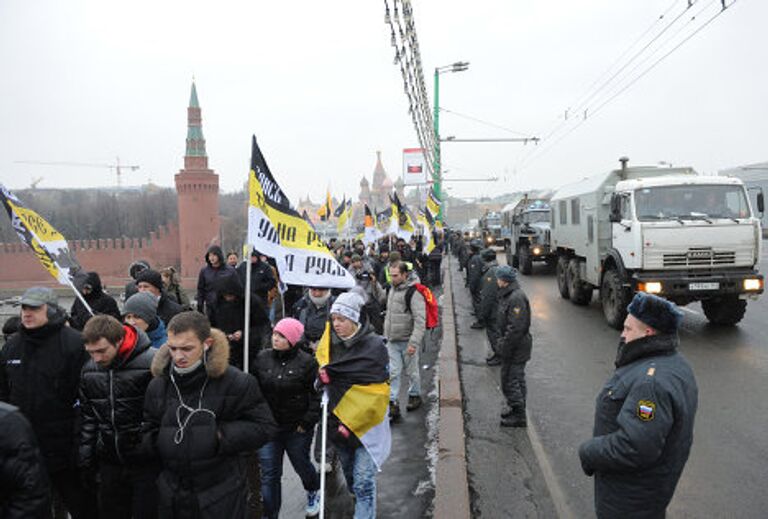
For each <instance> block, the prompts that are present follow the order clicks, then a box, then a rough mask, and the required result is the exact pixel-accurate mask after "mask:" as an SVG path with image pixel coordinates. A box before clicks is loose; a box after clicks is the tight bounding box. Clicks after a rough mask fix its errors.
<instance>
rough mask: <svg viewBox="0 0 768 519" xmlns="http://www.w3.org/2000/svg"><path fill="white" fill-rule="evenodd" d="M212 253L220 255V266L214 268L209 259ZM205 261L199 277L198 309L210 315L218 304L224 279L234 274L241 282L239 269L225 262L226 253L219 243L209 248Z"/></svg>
mask: <svg viewBox="0 0 768 519" xmlns="http://www.w3.org/2000/svg"><path fill="white" fill-rule="evenodd" d="M210 253H214V254H216V255H217V256H218V257H219V266H218V267H216V268H213V267H212V266H211V262H210V261H209V260H208V254H210ZM205 263H206V266H205V267H203V268H202V269H201V270H200V274H199V275H198V277H197V311H198V312H205V313H206V315H208V316H209V317H210V315H211V311H212V310H213V307H214V306H216V297H217V295H218V292H219V289H220V288H221V286H222V283H223V282H224V280H226V279H227V278H229V277H231V276H234V277H235V278H236V279H237V282H238V283H239V282H240V278H239V277H237V271H236V270H235V269H234V268H232V267H230V266H229V265H227V264H226V263H225V262H224V253H223V252H221V247H219V246H217V245H214V246H212V247H210V248H209V249H208V252H207V253H206V255H205ZM241 290H242V288H241Z"/></svg>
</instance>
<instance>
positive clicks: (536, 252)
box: [533, 247, 541, 256]
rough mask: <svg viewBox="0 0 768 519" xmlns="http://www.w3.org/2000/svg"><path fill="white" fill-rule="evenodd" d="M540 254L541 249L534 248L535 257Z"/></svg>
mask: <svg viewBox="0 0 768 519" xmlns="http://www.w3.org/2000/svg"><path fill="white" fill-rule="evenodd" d="M539 254H541V247H534V248H533V255H534V256H538V255H539Z"/></svg>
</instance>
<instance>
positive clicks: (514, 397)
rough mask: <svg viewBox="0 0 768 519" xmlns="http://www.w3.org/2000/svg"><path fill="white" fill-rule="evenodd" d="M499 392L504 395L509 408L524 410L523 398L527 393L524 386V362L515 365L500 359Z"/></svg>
mask: <svg viewBox="0 0 768 519" xmlns="http://www.w3.org/2000/svg"><path fill="white" fill-rule="evenodd" d="M501 392H502V393H504V397H505V398H506V399H507V405H508V406H509V407H510V408H513V407H517V408H522V409H525V398H526V396H527V393H528V391H527V388H526V386H525V362H523V363H520V364H516V363H512V362H510V361H509V360H508V359H504V358H502V362H501Z"/></svg>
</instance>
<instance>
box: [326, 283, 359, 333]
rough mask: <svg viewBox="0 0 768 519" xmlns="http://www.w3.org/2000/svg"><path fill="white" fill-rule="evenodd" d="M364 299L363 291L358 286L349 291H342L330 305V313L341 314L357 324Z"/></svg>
mask: <svg viewBox="0 0 768 519" xmlns="http://www.w3.org/2000/svg"><path fill="white" fill-rule="evenodd" d="M365 299H366V296H365V292H364V291H363V290H362V289H361V288H360V287H355V288H353V289H352V290H350V291H349V292H343V293H341V294H339V297H337V298H336V301H334V302H333V305H331V314H339V315H342V316H344V317H346V318H347V319H349V320H350V321H355V322H356V323H358V324H359V323H360V312H361V311H362V309H363V305H365Z"/></svg>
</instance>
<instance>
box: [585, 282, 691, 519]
mask: <svg viewBox="0 0 768 519" xmlns="http://www.w3.org/2000/svg"><path fill="white" fill-rule="evenodd" d="M627 310H628V312H629V315H627V318H626V320H625V321H624V331H623V332H622V334H621V338H622V342H621V343H620V344H619V349H618V355H617V357H616V371H615V373H614V375H613V376H612V377H611V379H610V380H609V381H608V383H607V384H606V385H605V387H603V390H602V391H601V392H600V394H599V395H598V397H597V405H596V412H595V427H594V437H593V438H592V439H591V440H589V441H587V442H585V443H583V444H582V445H581V447H580V448H579V458H580V459H581V466H582V468H583V469H584V473H585V474H587V475H588V476H592V475H594V477H595V508H596V512H597V516H598V517H599V518H609V517H632V518H640V517H642V518H663V517H664V516H665V513H666V508H667V506H668V505H669V502H670V501H671V499H672V495H673V494H674V492H675V487H676V486H677V482H678V480H679V479H680V475H681V474H682V472H683V468H684V467H685V463H686V461H687V460H688V454H689V453H690V451H691V445H692V443H693V422H694V418H695V416H696V408H697V406H698V388H697V386H696V379H695V377H694V375H693V370H692V369H691V366H690V365H689V364H688V361H687V360H686V359H685V357H683V356H682V354H680V353H679V352H678V351H677V347H678V344H679V339H678V335H677V329H678V326H679V325H680V321H681V320H682V312H680V310H679V309H678V308H677V307H676V306H675V305H674V304H673V303H670V302H669V301H666V300H665V299H662V298H660V297H656V296H653V295H649V294H645V293H642V292H639V293H637V294H636V295H635V297H634V299H633V300H632V302H631V303H630V305H629V307H627Z"/></svg>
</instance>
